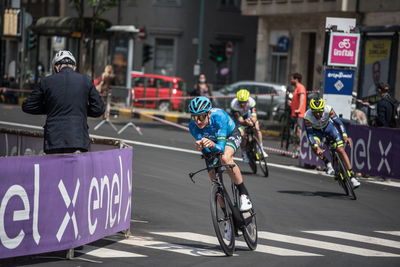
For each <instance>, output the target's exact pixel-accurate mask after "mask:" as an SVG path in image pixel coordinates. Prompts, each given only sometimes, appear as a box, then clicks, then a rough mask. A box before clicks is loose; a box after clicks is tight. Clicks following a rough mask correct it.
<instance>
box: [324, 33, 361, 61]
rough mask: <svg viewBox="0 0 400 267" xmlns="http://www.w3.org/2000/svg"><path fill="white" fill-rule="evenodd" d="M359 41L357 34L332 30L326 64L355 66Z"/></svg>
mask: <svg viewBox="0 0 400 267" xmlns="http://www.w3.org/2000/svg"><path fill="white" fill-rule="evenodd" d="M359 41H360V35H359V34H356V33H338V32H332V33H331V39H330V44H329V57H328V65H332V66H345V67H356V66H357V59H358V45H359Z"/></svg>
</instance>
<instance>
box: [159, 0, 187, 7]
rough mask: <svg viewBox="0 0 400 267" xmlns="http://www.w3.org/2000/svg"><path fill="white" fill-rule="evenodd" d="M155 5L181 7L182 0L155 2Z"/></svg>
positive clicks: (160, 0)
mask: <svg viewBox="0 0 400 267" xmlns="http://www.w3.org/2000/svg"><path fill="white" fill-rule="evenodd" d="M153 5H158V6H180V5H181V0H153Z"/></svg>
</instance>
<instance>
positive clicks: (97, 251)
mask: <svg viewBox="0 0 400 267" xmlns="http://www.w3.org/2000/svg"><path fill="white" fill-rule="evenodd" d="M76 251H77V252H79V253H82V254H85V255H90V256H94V257H98V258H115V257H118V258H136V257H147V256H146V255H141V254H137V253H133V252H127V251H121V250H115V249H110V248H103V247H95V246H90V245H85V246H83V249H81V250H76Z"/></svg>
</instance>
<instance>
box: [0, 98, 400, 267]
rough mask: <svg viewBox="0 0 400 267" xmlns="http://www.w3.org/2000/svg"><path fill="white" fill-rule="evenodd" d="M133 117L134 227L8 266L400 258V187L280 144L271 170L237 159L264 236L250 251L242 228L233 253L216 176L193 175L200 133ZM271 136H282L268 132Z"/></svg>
mask: <svg viewBox="0 0 400 267" xmlns="http://www.w3.org/2000/svg"><path fill="white" fill-rule="evenodd" d="M0 121H3V122H4V121H8V122H11V123H19V124H26V125H35V126H40V125H43V122H44V118H43V117H41V116H30V115H26V114H23V113H22V112H20V110H19V109H18V108H17V107H14V106H1V105H0ZM98 122H99V120H90V121H89V126H90V129H91V133H93V134H96V135H101V136H108V137H117V134H116V133H115V131H114V130H113V129H112V128H111V127H110V126H109V125H103V126H102V127H100V128H99V129H98V130H97V131H93V127H94V126H95V125H96V124H97V123H98ZM125 122H126V121H124V122H118V123H116V126H117V128H118V129H119V128H121V127H122V126H123V125H124V124H123V123H125ZM134 123H135V124H136V125H137V126H140V127H141V129H142V132H143V134H144V135H143V136H140V135H139V134H138V133H136V132H135V130H134V129H133V128H128V129H127V130H126V131H125V132H124V133H122V134H121V136H120V138H123V139H126V140H131V141H130V142H132V144H133V163H132V164H133V196H132V218H131V219H132V220H131V231H132V236H131V237H130V238H129V239H123V238H122V235H120V234H117V235H115V236H111V237H107V238H104V239H101V240H98V241H96V242H94V243H92V244H89V245H85V246H84V248H83V249H84V250H83V251H81V252H82V253H76V256H77V258H76V259H75V260H73V261H67V260H63V259H61V258H60V257H61V256H63V255H62V253H61V252H58V253H50V254H44V255H35V256H27V257H19V258H14V259H7V260H2V261H0V265H1V266H12V265H14V266H20V265H29V266H98V265H99V264H102V265H105V266H115V265H116V266H132V265H133V266H250V265H254V266H315V267H316V266H344V265H347V266H363V267H364V266H399V265H400V216H399V215H400V204H399V203H400V188H399V187H393V186H387V185H384V184H375V183H371V182H369V181H367V180H362V185H361V187H360V188H359V189H357V190H356V193H357V196H358V199H357V200H356V201H353V200H350V199H348V198H347V197H346V196H345V195H344V194H343V191H342V189H341V188H340V187H339V186H338V184H337V183H336V182H335V181H334V179H333V178H332V177H329V176H327V175H324V174H322V173H319V172H317V171H314V170H305V169H302V168H298V167H297V165H298V164H297V161H296V160H295V159H291V158H288V157H283V156H280V155H276V154H272V153H270V163H271V164H270V177H268V178H265V177H262V176H261V175H259V174H258V175H252V174H250V172H249V171H250V169H249V167H248V166H247V165H245V164H243V163H242V162H240V161H239V166H240V168H241V169H242V171H243V173H244V180H245V183H246V186H247V188H248V190H249V192H250V194H251V197H252V200H253V203H254V206H255V210H256V212H257V224H258V230H259V245H258V247H257V250H256V251H249V250H248V249H247V247H246V245H245V243H244V240H243V238H242V237H240V238H239V241H241V242H239V243H238V244H237V249H236V252H235V256H233V257H225V256H224V255H223V253H222V251H221V250H220V248H219V246H218V243H217V241H216V238H215V234H214V230H213V228H212V222H211V218H210V210H209V193H210V182H209V179H208V177H207V175H206V174H205V173H202V174H199V175H198V176H196V177H197V178H196V183H195V184H193V183H192V182H191V181H190V179H189V177H188V175H187V174H188V173H189V172H191V171H195V170H198V169H201V168H203V167H204V162H203V161H202V160H201V159H200V156H199V155H198V154H195V153H193V139H192V137H191V136H190V135H189V134H188V133H187V132H185V131H182V130H180V129H176V128H173V127H171V126H165V125H162V124H160V123H157V122H147V121H138V120H135V121H134ZM4 126H5V124H3V123H1V124H0V127H4ZM9 127H12V128H24V126H23V125H19V126H17V125H16V124H14V125H13V126H9ZM25 129H26V128H25ZM264 145H266V146H278V142H277V141H276V140H274V139H273V138H271V139H266V140H265V142H264ZM177 148H178V149H177Z"/></svg>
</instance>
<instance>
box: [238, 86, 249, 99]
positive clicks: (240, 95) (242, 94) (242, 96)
mask: <svg viewBox="0 0 400 267" xmlns="http://www.w3.org/2000/svg"><path fill="white" fill-rule="evenodd" d="M236 97H237V99H238V100H239V101H240V102H246V101H247V100H249V97H250V92H249V91H248V90H246V89H240V90H239V91H238V92H237V93H236Z"/></svg>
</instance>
